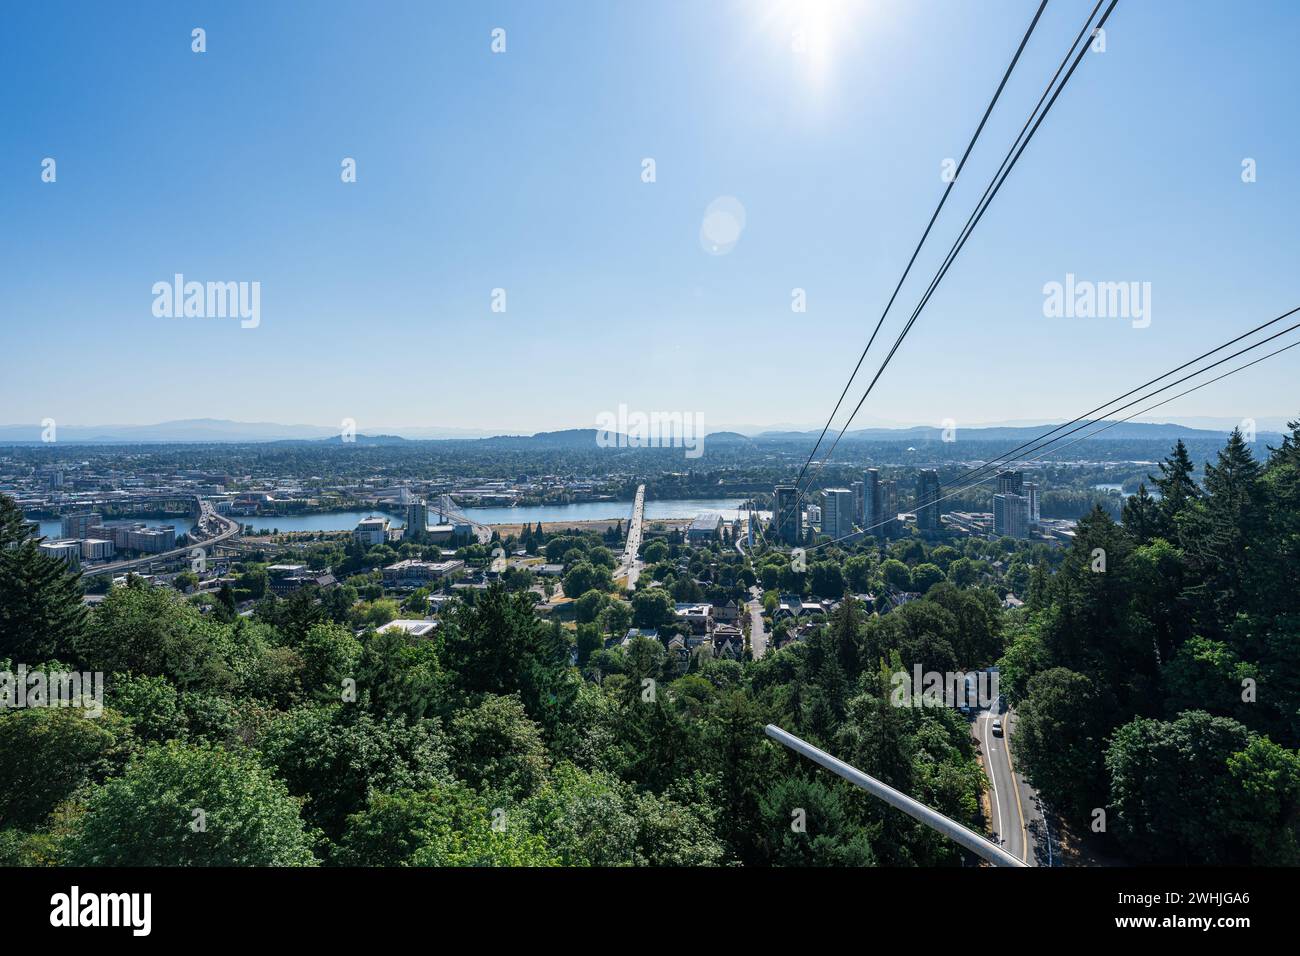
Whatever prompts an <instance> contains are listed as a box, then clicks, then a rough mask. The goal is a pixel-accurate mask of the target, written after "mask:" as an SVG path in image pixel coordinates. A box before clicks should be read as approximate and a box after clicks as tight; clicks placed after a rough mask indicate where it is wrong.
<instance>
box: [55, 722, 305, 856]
mask: <svg viewBox="0 0 1300 956" xmlns="http://www.w3.org/2000/svg"><path fill="white" fill-rule="evenodd" d="M298 808H299V801H297V800H295V799H293V798H292V797H291V796H289V793H288V791H287V790H286V789H285V786H284V784H282V783H280V782H279V781H278V780H276V779H275V778H274V777H272V776H271V774H270V773H269V772H267V771H266V770H265V769H264V768H263V767H261V766H259V764H258V763H257V761H256V760H255V759H253V758H252V757H250V756H244V755H240V754H236V753H232V752H230V751H227V750H225V749H223V748H221V747H214V746H210V745H206V744H205V745H199V746H194V745H189V744H183V743H180V742H177V741H171V742H169V743H167V744H164V745H162V746H156V747H153V748H150V749H149V750H148V751H146V752H145V754H144V755H143V756H142V757H141V758H140V759H138V760H136V761H135V762H133V763H132V764H131V766H130V767H128V768H127V770H126V772H125V773H124V774H123V775H122V776H121V777H115V778H113V779H111V780H109V781H107V782H106V783H104V784H101V785H100V786H99V787H97V788H95V790H94V791H92V792H91V793H90V795H89V797H88V798H87V799H86V803H85V809H84V813H82V814H81V815H80V816H79V817H78V818H77V819H76V821H75V824H74V825H73V829H72V832H71V834H70V835H69V837H68V838H67V841H66V844H65V851H66V861H67V863H68V864H69V865H71V866H311V865H313V864H314V862H315V859H314V857H313V856H312V852H311V851H312V844H313V838H312V835H311V834H309V833H308V832H307V831H306V830H305V829H304V827H303V822H302V819H301V818H300V817H299V816H298ZM128 835H129V838H128Z"/></svg>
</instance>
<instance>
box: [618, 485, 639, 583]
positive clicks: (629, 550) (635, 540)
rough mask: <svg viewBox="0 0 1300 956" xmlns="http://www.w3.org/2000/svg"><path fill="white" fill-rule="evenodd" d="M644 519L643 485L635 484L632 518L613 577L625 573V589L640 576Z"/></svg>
mask: <svg viewBox="0 0 1300 956" xmlns="http://www.w3.org/2000/svg"><path fill="white" fill-rule="evenodd" d="M644 519H645V485H637V487H636V500H635V501H633V502H632V519H631V520H630V521H629V522H628V526H627V543H626V544H625V545H624V546H623V560H622V561H621V562H619V566H618V570H617V571H615V572H614V577H615V578H620V577H623V576H625V575H626V577H627V589H628V590H629V591H631V590H634V589H635V588H636V581H637V578H639V577H640V576H641V559H640V557H639V556H638V555H639V553H640V551H641V525H642V522H643V520H644Z"/></svg>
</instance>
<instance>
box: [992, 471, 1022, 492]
mask: <svg viewBox="0 0 1300 956" xmlns="http://www.w3.org/2000/svg"><path fill="white" fill-rule="evenodd" d="M1024 493H1025V480H1024V475H1022V474H1021V473H1020V472H1018V471H1000V472H998V494H1000V495H1022V494H1024Z"/></svg>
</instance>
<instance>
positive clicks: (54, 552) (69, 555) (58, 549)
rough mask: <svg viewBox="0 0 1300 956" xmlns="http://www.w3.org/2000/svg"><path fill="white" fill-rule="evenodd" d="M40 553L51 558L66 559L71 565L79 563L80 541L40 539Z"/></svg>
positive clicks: (74, 565) (75, 565)
mask: <svg viewBox="0 0 1300 956" xmlns="http://www.w3.org/2000/svg"><path fill="white" fill-rule="evenodd" d="M40 548H41V554H43V555H46V556H47V557H51V558H58V559H59V560H60V561H66V562H67V563H68V564H70V565H72V566H73V567H77V566H78V565H80V564H81V542H80V541H67V540H64V541H42V542H41V545H40Z"/></svg>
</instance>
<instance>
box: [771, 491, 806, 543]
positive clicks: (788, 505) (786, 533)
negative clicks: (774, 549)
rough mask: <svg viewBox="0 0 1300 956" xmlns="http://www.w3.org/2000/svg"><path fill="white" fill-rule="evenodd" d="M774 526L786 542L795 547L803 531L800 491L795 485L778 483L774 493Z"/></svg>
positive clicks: (778, 535) (777, 534)
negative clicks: (799, 503)
mask: <svg viewBox="0 0 1300 956" xmlns="http://www.w3.org/2000/svg"><path fill="white" fill-rule="evenodd" d="M772 497H773V499H774V500H773V505H772V527H773V528H775V529H776V536H777V537H778V538H780V539H781V541H783V542H784V543H785V544H788V545H790V546H791V547H795V546H797V545H798V544H799V536H800V535H801V534H802V533H803V515H802V514H800V513H799V508H798V505H797V502H798V500H799V495H798V492H797V491H796V490H795V487H794V485H777V486H776V488H774V489H773V493H772Z"/></svg>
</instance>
